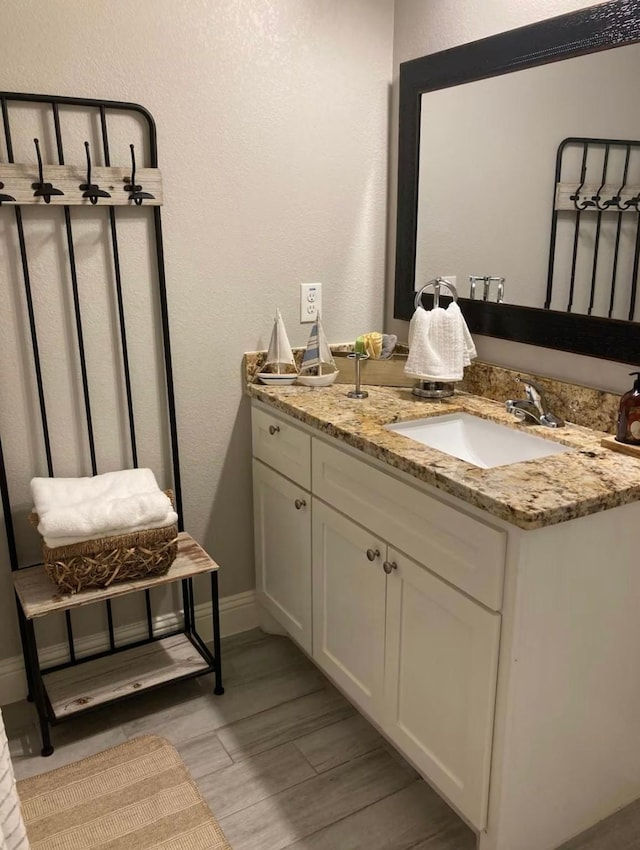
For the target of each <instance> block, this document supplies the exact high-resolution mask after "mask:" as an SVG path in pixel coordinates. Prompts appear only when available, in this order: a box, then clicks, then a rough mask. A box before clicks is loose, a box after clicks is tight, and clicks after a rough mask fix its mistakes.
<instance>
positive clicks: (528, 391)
mask: <svg viewBox="0 0 640 850" xmlns="http://www.w3.org/2000/svg"><path fill="white" fill-rule="evenodd" d="M516 381H518V382H519V383H521V384H524V391H525V395H526V396H527V397H526V398H523V399H508V400H507V401H506V402H505V408H506V411H507V413H513V415H514V416H515V417H516V419H519V420H520V421H521V422H524V420H525V419H526V418H527V416H529V417H531V419H533V420H534V422H537V423H538V425H544V426H545V427H547V428H561V427H562V426H563V425H564V420H562V419H560V417H558V416H555V415H554V414H553V413H551V411H550V410H549V408H548V406H547V402H546V399H545V396H544V391H543V390H542V387H541V386H540V385H539V384H536V383H535V382H534V381H532V380H530V379H529V378H527V379H524V378H516Z"/></svg>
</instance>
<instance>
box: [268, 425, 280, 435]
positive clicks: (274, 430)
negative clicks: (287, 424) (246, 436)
mask: <svg viewBox="0 0 640 850" xmlns="http://www.w3.org/2000/svg"><path fill="white" fill-rule="evenodd" d="M279 430H280V426H279V425H269V433H270V434H271V436H272V437H273V435H274V434H277V433H278V431H279Z"/></svg>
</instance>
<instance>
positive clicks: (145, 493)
mask: <svg viewBox="0 0 640 850" xmlns="http://www.w3.org/2000/svg"><path fill="white" fill-rule="evenodd" d="M31 493H32V496H33V502H34V506H35V511H36V513H37V514H38V517H39V519H40V524H39V525H38V531H39V532H40V533H41V534H42V535H43V537H47V538H50V539H51V538H65V537H77V536H86V537H89V538H91V537H96V536H101V537H104V536H105V535H107V534H109V533H110V532H111V531H113V530H114V529H118V530H125V533H126V531H128V530H129V529H131V528H133V527H145V526H146V525H147V524H148V523H156V522H162V523H163V524H166V525H170V524H171V523H172V522H173V521H174V520H173V517H174V516H175V518H176V519H177V516H176V515H175V514H174V512H173V509H172V507H171V502H170V500H169V498H168V496H166V495H165V494H164V493H163V492H162V491H161V490H160V488H159V487H158V484H157V482H156V479H155V476H154V474H153V472H152V471H151V470H150V469H127V470H122V471H119V472H106V473H104V474H103V475H95V476H94V477H93V478H34V479H33V480H32V481H31ZM165 521H166V522H165Z"/></svg>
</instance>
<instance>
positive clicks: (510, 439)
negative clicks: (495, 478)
mask: <svg viewBox="0 0 640 850" xmlns="http://www.w3.org/2000/svg"><path fill="white" fill-rule="evenodd" d="M384 427H385V428H386V429H387V430H388V431H395V433H396V434H401V435H402V436H404V437H408V438H409V439H411V440H415V441H416V442H418V443H422V444H423V445H425V446H430V447H431V448H432V449H439V450H440V451H441V452H446V454H449V455H453V457H457V458H459V459H460V460H466V461H468V462H469V463H472V464H474V466H480V467H482V468H483V469H490V468H491V467H494V466H506V465H507V464H510V463H520V462H521V461H524V460H534V459H535V458H540V457H549V456H550V455H557V454H563V453H565V452H570V451H571V447H570V446H563V445H561V444H560V443H556V442H553V441H551V440H545V439H544V438H543V437H538V436H536V435H534V434H527V433H525V432H524V431H519V430H516V429H515V428H509V427H507V426H506V425H500V424H499V423H498V422H492V421H491V420H489V419H481V418H480V417H479V416H473V415H472V414H470V413H450V414H446V415H444V416H432V417H430V418H428V419H414V420H412V421H411V422H397V423H395V424H394V425H385V426H384Z"/></svg>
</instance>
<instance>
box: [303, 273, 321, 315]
mask: <svg viewBox="0 0 640 850" xmlns="http://www.w3.org/2000/svg"><path fill="white" fill-rule="evenodd" d="M318 313H320V314H322V284H321V283H301V284H300V323H301V324H307V323H310V322H315V320H316V319H317V318H318Z"/></svg>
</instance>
